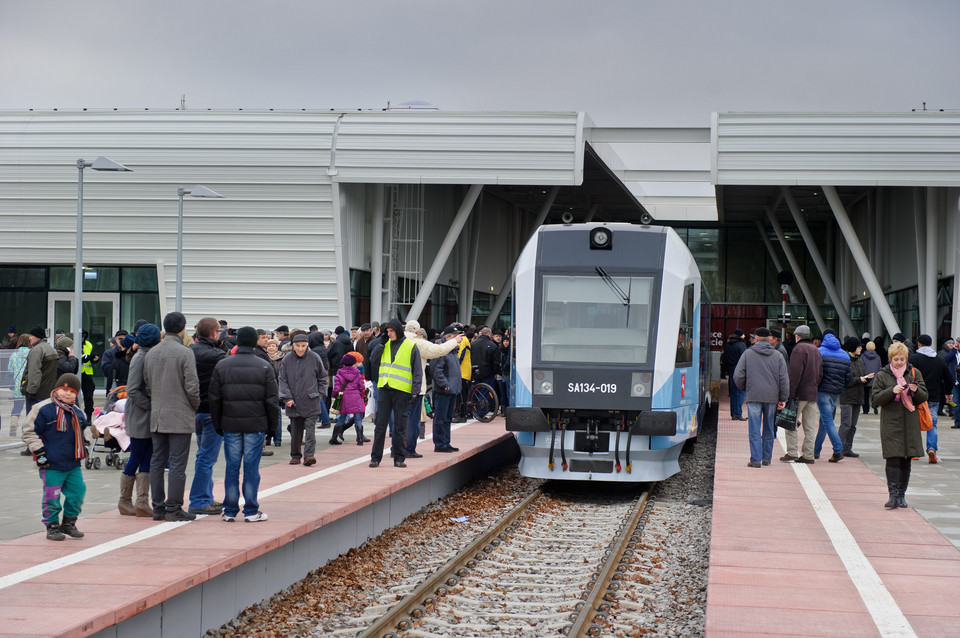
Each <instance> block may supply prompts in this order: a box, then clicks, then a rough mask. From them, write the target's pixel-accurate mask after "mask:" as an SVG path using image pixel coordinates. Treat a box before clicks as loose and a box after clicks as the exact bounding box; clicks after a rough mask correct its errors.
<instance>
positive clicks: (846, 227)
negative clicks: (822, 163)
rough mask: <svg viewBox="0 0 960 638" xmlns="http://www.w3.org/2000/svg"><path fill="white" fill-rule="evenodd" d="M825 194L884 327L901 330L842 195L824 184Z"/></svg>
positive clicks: (895, 330) (888, 330)
mask: <svg viewBox="0 0 960 638" xmlns="http://www.w3.org/2000/svg"><path fill="white" fill-rule="evenodd" d="M823 194H824V195H826V197H827V201H828V202H830V208H831V209H833V215H834V217H836V219H837V225H838V226H839V227H840V231H841V232H842V233H843V237H844V239H846V241H847V246H849V247H850V252H851V253H853V259H854V261H856V263H857V267H858V268H859V269H860V274H861V275H863V279H864V281H865V282H866V284H867V290H869V291H870V295H871V296H872V297H873V298H874V299H875V300H876V304H877V311H878V312H879V313H880V316H881V317H882V318H883V325H884V327H885V328H886V329H887V332H889V333H890V334H896V333H898V332H900V326H899V325H898V324H897V319H896V317H894V316H893V312H891V310H890V304H888V303H887V297H886V296H885V295H884V294H883V288H881V287H880V282H879V281H877V276H876V274H874V272H873V269H872V268H871V266H870V262H869V261H868V260H867V255H866V254H865V253H864V252H863V246H861V245H860V239H859V238H858V237H857V232H856V230H854V228H853V224H851V223H850V218H849V217H848V216H847V210H846V208H844V206H843V202H842V201H840V196H839V195H837V191H836V189H835V188H834V187H833V186H824V187H823Z"/></svg>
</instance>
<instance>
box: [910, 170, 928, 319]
mask: <svg viewBox="0 0 960 638" xmlns="http://www.w3.org/2000/svg"><path fill="white" fill-rule="evenodd" d="M912 190H913V193H912V194H913V229H914V238H913V246H914V252H915V253H916V258H917V310H918V311H919V314H920V331H921V332H923V331H924V326H925V325H927V278H926V277H925V276H924V274H923V273H924V264H925V263H926V260H925V259H924V257H923V251H924V249H925V247H926V245H927V241H926V236H927V224H926V221H925V219H924V213H923V190H922V189H921V188H920V187H918V186H914V187H913V189H912Z"/></svg>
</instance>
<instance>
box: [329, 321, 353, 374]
mask: <svg viewBox="0 0 960 638" xmlns="http://www.w3.org/2000/svg"><path fill="white" fill-rule="evenodd" d="M334 332H336V333H337V338H336V340H335V341H334V342H333V345H332V346H330V349H329V350H327V359H328V361H329V362H330V367H329V368H328V369H329V370H330V376H331V377H335V376H336V375H337V370H339V369H340V360H341V359H343V355H345V354H347V353H348V352H350V351H351V350H353V342H352V341H350V333H349V332H347V331H346V330H344V328H343V326H337V329H336V330H335V331H334Z"/></svg>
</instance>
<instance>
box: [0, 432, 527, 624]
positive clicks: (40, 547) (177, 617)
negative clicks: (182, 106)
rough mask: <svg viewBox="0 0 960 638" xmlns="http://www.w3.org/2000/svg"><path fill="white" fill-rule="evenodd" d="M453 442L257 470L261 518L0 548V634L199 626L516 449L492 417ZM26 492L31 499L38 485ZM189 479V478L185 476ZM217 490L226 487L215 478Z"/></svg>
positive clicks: (91, 519) (226, 616)
mask: <svg viewBox="0 0 960 638" xmlns="http://www.w3.org/2000/svg"><path fill="white" fill-rule="evenodd" d="M453 429H454V431H453V435H452V440H453V444H454V445H456V446H457V447H459V448H460V452H458V453H453V454H442V453H436V452H434V451H433V446H432V445H431V443H430V441H429V439H428V440H427V441H425V442H423V441H421V444H420V445H419V446H418V451H419V452H421V453H422V454H423V458H421V459H409V460H407V467H406V468H395V467H393V465H392V463H390V459H389V456H388V455H387V458H386V459H385V461H386V462H385V463H383V464H382V465H381V466H380V467H379V468H376V469H372V468H369V467H367V464H368V463H369V461H370V457H369V454H370V444H367V445H365V446H363V447H358V446H356V445H354V444H353V442H352V441H351V440H350V437H349V435H348V440H347V442H348V443H349V445H341V446H334V447H328V448H327V449H321V450H319V451H318V453H317V465H315V466H313V467H310V468H305V467H303V466H302V465H288V464H286V463H276V464H274V465H271V466H269V467H265V468H261V483H260V495H259V497H260V498H259V500H260V505H261V509H262V510H263V511H265V512H267V513H268V514H269V516H270V518H269V520H268V521H266V522H263V523H254V524H249V523H244V522H239V521H238V522H236V523H224V522H222V521H221V520H220V519H219V517H212V516H206V517H204V516H201V517H198V518H197V520H196V521H192V522H186V523H162V522H154V521H152V520H150V519H144V518H136V517H129V516H121V515H120V514H119V513H118V512H117V510H116V509H115V508H114V509H111V510H109V511H105V512H101V513H99V514H95V515H92V516H82V517H81V519H80V521H79V523H78V526H79V527H80V528H81V529H82V530H83V531H84V532H85V534H86V536H85V537H84V538H82V539H77V540H74V539H67V540H65V541H62V542H51V541H48V540H46V538H45V534H44V533H42V532H41V533H36V534H31V535H28V536H23V537H21V538H16V539H14V540H9V541H6V542H4V543H2V544H0V635H2V636H69V637H75V636H76V637H79V636H90V635H95V636H97V637H107V636H110V637H113V636H136V637H137V638H144V637H148V636H160V637H165V638H169V637H177V638H182V637H184V636H201V635H202V634H203V633H204V632H205V631H206V630H207V629H210V628H216V627H219V626H221V625H222V624H224V623H226V622H228V621H229V620H230V619H232V618H233V617H235V616H236V615H237V614H238V613H239V612H240V611H242V610H243V609H244V608H246V607H248V606H249V605H251V604H254V603H257V602H260V601H261V600H263V599H265V598H268V597H270V596H272V595H273V594H274V593H276V592H279V591H281V590H282V589H284V588H285V587H287V586H289V585H291V584H292V583H294V582H296V581H298V580H300V579H301V578H303V577H304V576H306V575H307V573H309V572H310V571H311V570H314V569H316V568H317V567H319V566H321V565H323V564H325V563H326V562H327V561H329V560H330V559H332V558H335V557H336V556H338V555H339V554H341V553H343V552H346V551H347V550H349V549H350V548H351V547H357V546H359V545H360V544H362V543H363V541H365V540H366V539H367V538H371V537H373V536H376V535H377V534H379V533H380V532H381V531H383V530H385V529H388V528H389V527H392V526H394V525H396V524H398V523H399V522H400V521H401V520H403V518H405V517H406V516H407V515H408V514H410V513H412V512H415V511H417V510H418V509H420V508H421V507H423V506H424V505H426V504H427V503H429V502H431V501H433V500H436V499H437V498H440V497H442V496H445V495H446V494H448V493H450V492H451V491H453V490H454V489H456V488H457V487H459V486H461V485H463V484H464V483H466V482H468V481H469V480H471V479H472V478H473V477H475V476H477V475H478V474H480V473H482V472H484V471H486V470H488V469H490V468H491V467H494V466H497V465H500V464H502V463H503V462H505V461H507V460H510V459H511V458H515V455H516V453H517V449H516V444H515V442H514V440H513V436H512V435H510V434H507V433H505V432H504V426H503V420H502V419H496V420H494V421H493V422H491V423H487V424H482V423H468V424H464V425H455V426H454V428H453ZM39 487H40V486H39V483H37V484H36V488H37V502H38V503H39V498H40V490H39ZM188 487H189V484H188ZM215 495H216V497H217V498H218V500H219V499H221V498H222V495H223V485H222V482H221V481H217V483H216V487H215Z"/></svg>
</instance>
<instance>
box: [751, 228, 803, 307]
mask: <svg viewBox="0 0 960 638" xmlns="http://www.w3.org/2000/svg"><path fill="white" fill-rule="evenodd" d="M754 221H756V223H757V232H759V233H760V239H762V240H763V245H764V246H766V247H767V254H768V255H770V261H772V262H773V267H774V268H776V269H777V272H778V273H779V272H781V271H782V270H783V265H782V264H781V262H780V257H778V256H777V251H775V250H774V249H773V242H772V241H770V238H769V237H767V229H766V227H765V226H764V225H763V222H761V221H760V220H759V219H757V220H754ZM787 296H789V297H790V303H792V304H794V305H796V304H799V303H800V300H799V299H797V293H796V292H795V291H794V289H793V286H788V287H787Z"/></svg>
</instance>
